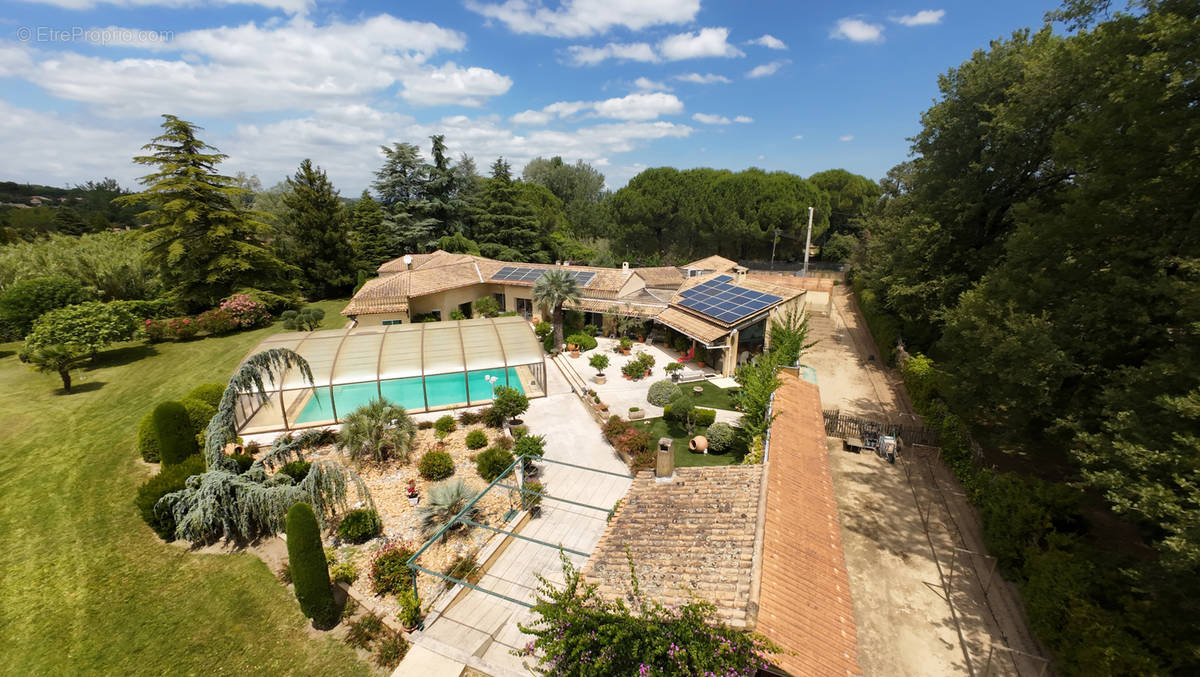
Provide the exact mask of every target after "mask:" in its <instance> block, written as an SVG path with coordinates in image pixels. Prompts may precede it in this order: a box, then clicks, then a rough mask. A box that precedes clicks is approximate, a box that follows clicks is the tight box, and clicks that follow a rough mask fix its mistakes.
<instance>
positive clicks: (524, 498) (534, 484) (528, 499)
mask: <svg viewBox="0 0 1200 677" xmlns="http://www.w3.org/2000/svg"><path fill="white" fill-rule="evenodd" d="M525 491H531V492H533V493H530V494H524V493H523V494H521V504H522V505H523V506H524V507H525V509H526V510H533V509H534V508H536V507H538V506H540V505H541V504H542V496H538V495H537V494H544V493H546V487H545V486H543V485H542V483H541V482H538V481H537V480H529V481H528V482H526V483H525Z"/></svg>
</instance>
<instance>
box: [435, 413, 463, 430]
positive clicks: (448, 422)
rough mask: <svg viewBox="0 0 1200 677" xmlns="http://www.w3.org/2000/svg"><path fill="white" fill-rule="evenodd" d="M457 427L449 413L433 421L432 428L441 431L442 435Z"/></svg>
mask: <svg viewBox="0 0 1200 677" xmlns="http://www.w3.org/2000/svg"><path fill="white" fill-rule="evenodd" d="M457 427H458V426H457V425H456V424H455V422H454V417H453V416H451V415H450V414H446V415H445V416H442V417H440V418H438V420H436V421H434V422H433V429H434V430H436V431H438V432H439V433H442V434H443V435H449V434H450V433H452V432H454V429H455V428H457Z"/></svg>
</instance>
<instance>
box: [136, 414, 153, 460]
mask: <svg viewBox="0 0 1200 677" xmlns="http://www.w3.org/2000/svg"><path fill="white" fill-rule="evenodd" d="M138 453H139V454H141V455H142V460H143V461H145V462H147V463H158V436H157V435H155V434H154V412H152V411H151V412H147V413H146V415H145V416H143V417H142V422H141V423H139V424H138Z"/></svg>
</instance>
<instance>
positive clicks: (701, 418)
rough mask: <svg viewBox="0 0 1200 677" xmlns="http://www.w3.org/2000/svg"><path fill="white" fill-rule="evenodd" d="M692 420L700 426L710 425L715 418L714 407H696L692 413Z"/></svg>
mask: <svg viewBox="0 0 1200 677" xmlns="http://www.w3.org/2000/svg"><path fill="white" fill-rule="evenodd" d="M692 420H693V421H695V422H696V425H697V426H699V427H701V428H703V427H705V426H710V425H712V424H713V422H714V421H716V420H717V412H716V410H715V409H701V408H700V407H696V411H695V413H694V414H692Z"/></svg>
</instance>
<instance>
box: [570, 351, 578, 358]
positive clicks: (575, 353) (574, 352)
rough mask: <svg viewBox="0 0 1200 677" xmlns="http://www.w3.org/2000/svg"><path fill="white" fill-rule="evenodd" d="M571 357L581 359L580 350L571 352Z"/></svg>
mask: <svg viewBox="0 0 1200 677" xmlns="http://www.w3.org/2000/svg"><path fill="white" fill-rule="evenodd" d="M571 357H575V358H578V357H579V351H578V350H572V351H571Z"/></svg>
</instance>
